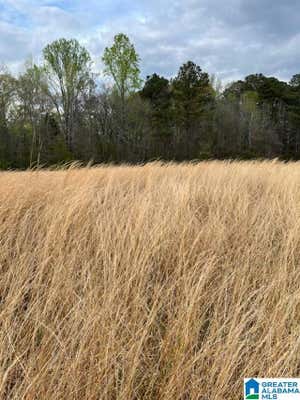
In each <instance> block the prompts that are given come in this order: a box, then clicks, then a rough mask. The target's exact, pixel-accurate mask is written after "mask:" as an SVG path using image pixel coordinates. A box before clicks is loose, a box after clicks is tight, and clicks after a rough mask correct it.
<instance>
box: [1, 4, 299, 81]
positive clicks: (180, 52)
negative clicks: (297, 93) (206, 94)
mask: <svg viewBox="0 0 300 400" xmlns="http://www.w3.org/2000/svg"><path fill="white" fill-rule="evenodd" d="M119 32H124V33H127V34H128V35H129V37H130V38H131V40H132V41H133V42H134V43H135V46H136V49H137V51H138V53H139V54H140V57H141V60H142V62H141V67H142V73H143V76H146V75H147V74H151V73H153V72H157V73H160V74H163V75H165V76H168V77H170V76H172V75H174V74H176V72H177V70H178V67H179V66H180V64H182V63H183V62H185V61H187V60H189V59H190V60H192V61H195V62H196V63H197V64H199V65H200V66H201V67H202V69H204V70H206V71H208V72H209V73H214V74H216V75H217V76H218V77H219V78H221V79H222V80H224V81H228V80H233V79H237V78H241V77H243V76H245V75H247V74H250V73H256V72H262V73H264V74H266V75H274V76H277V77H279V78H281V79H285V80H289V79H290V77H291V76H292V75H293V74H295V73H298V72H300V1H299V0H181V1H177V0H172V1H171V0H151V1H150V0H52V1H51V0H0V64H6V65H7V66H8V67H9V68H11V69H12V70H13V71H14V72H17V71H20V69H21V68H22V65H23V63H24V59H26V58H28V57H30V56H32V57H33V58H34V60H35V61H37V62H39V61H41V50H42V48H43V47H44V46H45V45H46V44H47V43H49V42H51V41H52V40H55V39H57V38H60V37H66V38H70V37H75V38H77V39H79V40H80V42H81V43H82V44H84V45H85V46H86V47H87V49H88V50H89V51H90V53H91V55H92V57H93V59H94V61H95V64H94V68H95V70H101V67H102V66H101V61H100V60H101V54H102V52H103V49H104V47H105V46H106V45H110V44H111V42H112V39H113V36H114V35H115V34H116V33H119Z"/></svg>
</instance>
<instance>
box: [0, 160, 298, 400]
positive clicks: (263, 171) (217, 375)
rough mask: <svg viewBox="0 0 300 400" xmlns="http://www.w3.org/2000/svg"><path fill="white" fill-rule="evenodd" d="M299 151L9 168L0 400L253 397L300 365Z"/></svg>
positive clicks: (3, 223) (3, 184) (4, 176)
mask: <svg viewBox="0 0 300 400" xmlns="http://www.w3.org/2000/svg"><path fill="white" fill-rule="evenodd" d="M299 217H300V164H298V163H290V164H282V163H280V162H277V161H273V162H243V163H242V162H240V163H239V162H233V163H229V162H217V161H212V162H206V163H199V164H182V165H175V164H169V165H161V164H159V163H153V164H149V165H145V166H136V167H130V166H119V167H117V166H108V167H105V166H103V167H98V168H83V169H80V168H73V169H72V168H71V169H69V170H64V171H31V172H2V173H1V174H0V268H1V273H0V327H1V328H0V398H1V399H9V400H11V399H17V400H20V399H39V400H40V399H42V400H44V399H45V400H48V399H50V400H54V399H57V400H61V399H72V400H73V399H78V400H82V399H88V400H93V399H95V400H96V399H107V400H111V399H118V400H121V399H122V400H130V399H135V400H137V399H151V400H152V399H164V400H165V399H170V400H171V399H172V400H174V399H178V400H179V399H180V400H189V399H202V400H219V399H220V400H221V399H222V400H223V399H232V400H235V399H236V400H237V399H241V398H242V393H243V382H242V379H243V378H244V377H246V376H247V377H249V376H261V377H275V376H277V377H278V376H280V377H284V376H286V377H288V376H297V375H299V373H300V356H299V351H300V258H299V256H300V218H299Z"/></svg>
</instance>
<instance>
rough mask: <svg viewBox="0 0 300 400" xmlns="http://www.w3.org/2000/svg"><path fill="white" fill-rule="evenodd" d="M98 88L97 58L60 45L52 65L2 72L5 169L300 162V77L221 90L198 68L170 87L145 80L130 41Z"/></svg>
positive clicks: (50, 56)
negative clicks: (161, 162)
mask: <svg viewBox="0 0 300 400" xmlns="http://www.w3.org/2000/svg"><path fill="white" fill-rule="evenodd" d="M102 61H103V64H104V66H105V68H104V73H105V74H106V75H107V76H109V77H110V78H111V82H112V83H113V84H111V85H106V86H105V85H103V84H101V83H99V79H98V76H97V74H95V73H93V72H92V60H91V56H90V54H89V53H88V51H87V50H86V49H85V48H84V47H83V46H81V45H80V43H79V42H78V41H77V40H75V39H71V40H66V39H60V40H57V41H54V42H53V43H51V44H49V45H47V46H46V47H45V48H44V50H43V63H42V64H41V65H36V64H34V63H33V62H27V64H26V68H25V70H24V72H23V73H21V74H20V75H19V76H18V77H16V76H13V75H12V74H11V73H10V72H9V71H8V70H7V69H5V68H2V70H1V72H0V168H2V169H5V168H27V167H33V166H36V165H37V166H49V165H52V164H57V163H64V162H67V161H71V160H82V161H91V162H95V163H101V162H131V163H136V162H144V161H148V160H154V159H162V160H178V161H181V160H194V159H195V160H199V159H208V158H243V159H246V158H254V157H280V158H282V159H299V158H300V74H298V75H295V76H293V77H292V79H291V80H290V82H289V83H287V82H283V81H280V80H278V79H277V78H275V77H266V76H264V75H262V74H254V75H249V76H247V77H246V78H245V79H244V80H239V81H236V82H233V83H231V84H228V85H227V86H226V87H225V88H222V86H221V84H220V82H218V81H217V80H216V79H215V78H214V77H213V76H209V74H208V73H207V72H204V71H202V69H201V68H200V66H198V65H196V64H195V63H193V62H192V61H187V62H186V63H184V64H183V65H182V66H181V67H180V68H179V71H178V74H177V75H176V76H175V77H173V78H172V79H167V78H165V77H163V76H160V75H158V74H156V73H153V74H152V75H151V76H147V78H146V80H145V81H142V79H141V78H140V68H139V65H140V58H139V56H138V54H137V52H136V50H135V48H134V45H133V44H132V43H131V42H130V40H129V38H128V37H127V36H126V35H124V34H118V35H116V36H115V38H114V42H113V44H112V46H111V47H107V48H106V49H105V51H104V54H103V56H102Z"/></svg>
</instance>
